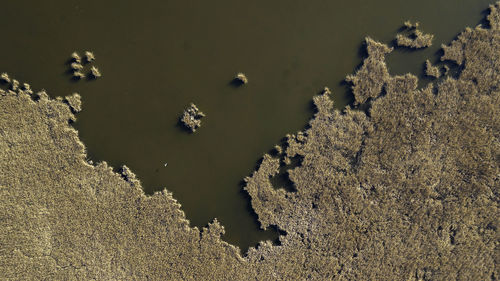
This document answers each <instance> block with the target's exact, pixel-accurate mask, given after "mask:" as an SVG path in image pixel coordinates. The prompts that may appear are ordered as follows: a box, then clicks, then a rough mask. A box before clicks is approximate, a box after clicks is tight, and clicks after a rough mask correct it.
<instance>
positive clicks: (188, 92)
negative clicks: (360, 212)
mask: <svg viewBox="0 0 500 281" xmlns="http://www.w3.org/2000/svg"><path fill="white" fill-rule="evenodd" d="M491 2H492V1H489V0H460V1H459V0H440V1H436V0H433V1H431V0H423V1H396V0H384V1H372V0H354V1H331V0H330V1H322V0H316V1H298V0H286V1H285V0H275V1H262V0H255V1H226V0H219V1H215V2H214V1H159V0H154V1H95V0H89V1H85V2H81V1H74V0H70V1H68V0H64V1H62V0H54V1H22V0H18V1H5V3H3V5H2V7H3V9H2V16H1V17H0V24H1V26H2V27H3V28H2V34H3V38H4V41H3V43H2V45H1V46H0V70H1V71H6V72H8V73H9V74H11V76H14V77H16V78H17V79H18V80H21V81H22V82H29V83H31V85H32V87H33V88H34V89H35V90H38V89H41V88H45V89H47V91H48V92H49V94H50V95H51V96H52V97H55V96H65V95H68V94H71V93H72V92H79V93H80V94H81V95H82V97H83V111H82V112H81V113H79V114H78V116H77V118H78V121H77V122H76V123H75V124H74V125H75V127H76V128H77V129H78V130H79V132H80V137H81V139H82V140H83V142H84V143H85V145H86V146H87V149H88V153H89V158H90V159H92V160H94V161H100V160H106V161H107V162H108V163H110V164H111V165H112V166H114V167H115V168H118V167H119V166H121V165H123V164H126V165H127V166H129V167H130V168H132V170H133V171H134V172H135V173H136V174H137V175H138V177H139V179H140V180H141V181H142V183H143V186H144V189H145V190H146V192H147V193H152V192H154V191H156V190H161V189H163V188H165V187H166V188H167V189H168V190H170V191H172V192H173V193H174V197H175V198H176V199H178V200H179V202H180V203H181V204H182V206H183V207H182V208H183V210H184V211H185V212H186V215H187V218H188V219H189V220H190V221H191V223H192V225H193V226H204V225H206V224H207V223H208V222H209V221H211V220H212V219H213V218H218V219H219V221H221V222H222V224H223V225H224V226H225V227H226V234H225V236H224V239H225V240H226V241H229V242H231V243H233V244H236V245H240V246H241V247H242V248H243V249H246V248H247V247H248V246H250V245H255V244H256V243H257V242H258V241H259V240H262V239H275V238H276V235H277V234H276V232H275V231H266V232H264V231H261V230H259V225H258V223H257V222H256V220H255V216H254V215H253V214H252V212H251V211H250V208H249V201H248V198H246V197H245V195H244V193H242V191H241V189H242V187H241V179H242V178H243V177H245V176H248V175H250V173H251V172H252V171H253V170H254V168H255V165H256V163H257V161H258V160H259V158H260V157H261V156H262V154H263V153H265V152H267V151H269V150H270V149H271V148H272V147H273V146H274V144H275V143H278V142H279V141H280V139H281V138H282V137H283V136H284V135H286V134H287V133H293V132H296V131H298V130H300V129H302V128H303V127H304V126H305V125H306V123H307V122H308V120H309V119H310V118H311V117H312V114H313V111H312V110H311V98H312V96H313V95H315V94H317V93H318V92H319V91H320V90H321V89H322V88H323V87H324V86H329V87H330V88H331V89H332V90H333V92H334V95H333V99H334V101H335V104H336V106H337V107H338V108H343V107H344V106H345V105H346V104H348V103H349V101H350V98H349V96H348V95H347V94H346V88H345V86H344V85H342V84H341V82H342V80H343V78H344V77H345V75H346V74H349V73H351V72H353V71H354V70H355V68H356V66H357V65H359V63H360V62H361V58H360V53H362V52H360V44H361V43H362V41H363V38H364V37H365V36H367V35H369V36H371V37H373V38H374V39H376V40H380V41H382V42H385V43H390V42H391V40H392V39H393V38H394V36H395V32H396V31H397V29H398V28H399V27H400V26H401V24H402V23H403V21H405V20H407V19H411V20H417V21H419V22H420V23H421V28H422V30H423V31H424V32H430V33H433V34H435V39H434V45H433V47H431V48H428V49H426V50H423V51H417V52H409V51H405V50H399V49H398V50H396V51H395V52H394V53H393V54H391V55H390V56H389V57H388V65H389V67H390V72H391V73H392V74H396V73H405V72H408V71H412V72H414V73H417V74H420V73H421V72H422V65H423V62H424V61H425V59H426V58H430V59H431V60H434V59H436V53H437V51H438V50H439V46H440V44H441V43H445V42H449V41H450V40H451V39H453V37H454V36H456V35H457V34H458V33H459V32H460V31H461V30H462V29H463V28H464V27H465V26H475V25H476V24H477V23H479V22H480V20H481V19H482V18H483V17H484V14H483V12H484V10H485V9H486V8H487V7H488V4H489V3H491ZM75 50H77V51H80V52H83V51H84V50H92V51H94V52H95V54H96V57H97V59H96V61H95V65H96V66H98V67H99V69H100V70H101V72H102V74H103V77H102V78H101V79H99V80H96V81H86V80H84V81H79V82H74V81H72V80H71V75H70V74H68V73H67V70H68V65H67V64H66V61H67V59H68V58H69V55H70V54H71V53H72V52H73V51H75ZM240 71H241V72H244V73H246V74H247V76H248V78H249V81H250V82H249V84H248V85H245V86H243V87H238V88H237V87H234V86H232V85H231V84H230V81H231V79H232V77H233V76H234V75H235V74H236V73H237V72H240ZM190 102H194V103H196V104H197V105H198V107H199V108H200V109H201V110H202V111H203V112H205V113H206V115H207V117H206V118H204V119H203V125H202V127H201V128H200V129H199V130H198V131H197V132H196V133H195V134H188V133H186V132H185V131H183V130H182V129H181V128H179V126H178V125H177V124H178V118H179V116H180V114H181V113H182V111H183V109H184V108H186V107H187V106H188V105H189V103H190ZM165 162H168V166H167V167H165V166H164V163H165ZM275 182H278V183H279V182H280V181H275ZM283 182H286V181H283Z"/></svg>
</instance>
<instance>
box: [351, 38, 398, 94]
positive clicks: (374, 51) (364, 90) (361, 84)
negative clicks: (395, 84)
mask: <svg viewBox="0 0 500 281" xmlns="http://www.w3.org/2000/svg"><path fill="white" fill-rule="evenodd" d="M365 43H366V51H367V53H368V57H367V58H366V59H365V60H364V61H363V65H362V66H361V68H360V69H359V70H358V71H356V74H355V75H348V76H347V77H346V79H345V80H346V81H347V82H348V83H350V84H351V85H352V92H353V94H354V98H355V103H356V104H362V103H364V102H365V101H366V100H367V99H369V98H375V97H377V96H378V95H379V94H380V93H381V92H382V87H383V86H384V84H385V82H386V81H387V80H388V79H389V71H388V70H387V65H386V64H385V55H386V54H388V53H390V52H392V50H393V48H389V47H388V46H387V45H385V44H382V43H379V42H376V41H375V40H373V39H371V38H370V37H367V38H365Z"/></svg>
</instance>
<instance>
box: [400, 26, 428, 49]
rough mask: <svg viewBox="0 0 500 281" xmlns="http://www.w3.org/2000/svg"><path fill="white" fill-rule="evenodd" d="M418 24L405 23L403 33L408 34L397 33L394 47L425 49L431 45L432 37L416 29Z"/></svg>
mask: <svg viewBox="0 0 500 281" xmlns="http://www.w3.org/2000/svg"><path fill="white" fill-rule="evenodd" d="M419 25H420V24H419V23H418V22H416V23H412V22H410V21H406V22H405V23H404V25H403V27H404V29H405V31H407V32H409V34H402V33H399V34H397V35H396V45H397V46H400V47H408V48H413V49H421V48H427V47H430V46H431V45H432V39H434V35H432V34H424V33H423V32H422V31H420V30H419V29H418V27H419Z"/></svg>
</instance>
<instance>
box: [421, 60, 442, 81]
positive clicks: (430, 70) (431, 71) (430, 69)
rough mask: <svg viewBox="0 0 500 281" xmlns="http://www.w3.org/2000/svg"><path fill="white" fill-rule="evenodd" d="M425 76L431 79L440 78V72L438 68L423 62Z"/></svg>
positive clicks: (428, 62)
mask: <svg viewBox="0 0 500 281" xmlns="http://www.w3.org/2000/svg"><path fill="white" fill-rule="evenodd" d="M425 75H426V76H429V77H433V78H439V77H441V70H440V69H439V67H437V66H434V65H432V63H431V62H430V61H429V60H426V61H425Z"/></svg>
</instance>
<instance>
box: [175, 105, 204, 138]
mask: <svg viewBox="0 0 500 281" xmlns="http://www.w3.org/2000/svg"><path fill="white" fill-rule="evenodd" d="M203 117H205V114H204V113H203V112H201V111H200V110H199V109H198V107H197V106H196V105H195V104H194V103H191V104H190V105H189V107H188V108H187V109H186V110H184V113H182V116H181V120H180V121H181V123H182V124H183V125H184V126H185V127H186V128H188V129H189V130H191V132H193V133H194V132H196V129H198V128H199V127H200V126H201V118H203Z"/></svg>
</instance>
